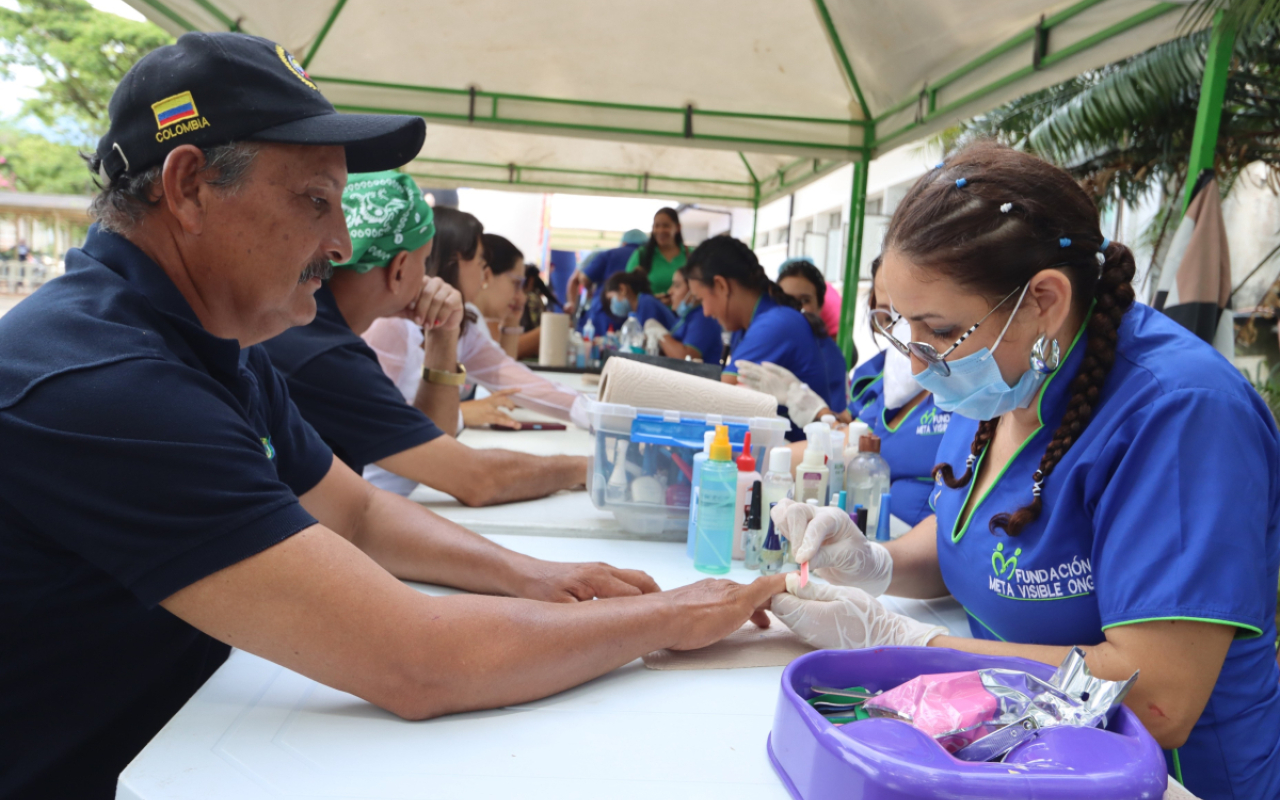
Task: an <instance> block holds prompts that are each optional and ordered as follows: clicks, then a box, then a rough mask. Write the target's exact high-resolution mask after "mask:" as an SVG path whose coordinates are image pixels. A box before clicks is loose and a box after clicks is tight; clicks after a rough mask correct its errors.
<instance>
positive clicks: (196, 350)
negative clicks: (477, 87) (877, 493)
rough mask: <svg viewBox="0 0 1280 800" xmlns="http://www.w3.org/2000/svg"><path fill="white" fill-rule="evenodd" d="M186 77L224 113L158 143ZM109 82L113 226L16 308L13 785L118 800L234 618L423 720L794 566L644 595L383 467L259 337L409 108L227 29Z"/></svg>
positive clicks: (617, 653)
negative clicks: (373, 480) (337, 99)
mask: <svg viewBox="0 0 1280 800" xmlns="http://www.w3.org/2000/svg"><path fill="white" fill-rule="evenodd" d="M188 95H189V97H188ZM175 97H176V98H178V99H179V100H185V102H186V103H188V104H190V103H191V102H192V101H193V100H194V102H198V103H199V107H200V113H201V114H202V115H204V117H207V119H209V120H211V121H212V122H211V124H209V125H205V126H203V127H198V126H189V129H188V130H185V131H184V130H182V129H181V128H179V127H169V128H164V130H166V131H173V132H174V133H173V136H172V137H170V138H167V139H163V140H162V141H157V137H156V136H155V133H156V128H155V125H156V119H157V114H160V115H163V114H164V113H165V112H163V111H160V112H157V111H155V110H154V109H157V108H159V109H163V108H165V107H169V108H170V109H171V110H172V109H174V108H180V106H174V105H173V104H174V103H176V102H178V100H175V99H174V98H175ZM110 107H111V127H110V130H109V131H108V132H107V133H106V134H105V135H104V136H103V137H102V139H101V140H100V141H99V143H98V147H97V150H96V152H95V153H94V154H93V155H92V156H91V157H90V159H89V167H90V170H91V172H92V174H93V175H94V176H95V177H96V178H98V180H100V181H102V185H103V188H102V190H101V191H100V193H99V194H98V196H97V197H95V198H94V199H93V202H92V210H93V213H94V215H95V216H96V217H97V220H98V222H97V224H95V225H94V226H93V227H92V228H91V229H90V231H89V234H88V237H87V238H86V240H85V244H84V247H83V248H77V249H73V250H71V251H70V252H68V254H67V272H66V275H65V276H63V277H60V278H58V279H57V280H54V281H50V282H48V283H46V284H45V285H44V286H43V287H41V288H40V289H39V290H37V291H36V292H35V293H34V294H32V295H31V297H29V298H27V299H26V300H24V301H23V302H22V303H20V304H19V305H18V306H17V307H16V308H14V309H13V310H12V311H10V312H9V313H8V314H6V315H5V316H4V317H3V318H2V319H0V351H3V352H4V353H5V357H4V358H3V359H0V441H3V442H4V448H5V458H3V459H0V505H2V506H3V508H4V513H3V514H0V641H2V642H3V646H0V685H3V686H4V687H5V689H4V691H3V692H0V742H3V743H4V747H3V753H2V754H0V797H4V798H6V800H27V798H35V799H37V800H45V799H46V798H57V799H58V800H62V799H63V798H67V799H68V800H70V799H71V798H74V800H110V798H112V797H114V796H115V789H116V779H117V776H118V775H119V774H120V771H121V770H122V769H123V768H124V767H125V766H126V765H127V764H128V763H129V761H130V760H131V759H132V758H133V757H134V756H135V755H137V753H138V752H139V751H140V750H141V749H142V747H143V746H144V745H146V743H147V742H148V741H150V740H151V738H152V737H153V736H154V735H155V734H156V733H157V732H158V731H159V730H160V728H161V727H163V726H164V724H165V723H166V722H167V721H168V720H169V718H170V717H171V716H173V714H174V713H175V712H177V711H178V710H179V709H180V708H181V707H182V706H183V704H184V703H186V702H187V701H188V700H189V699H190V698H191V696H192V695H193V694H194V693H195V692H196V690H197V689H199V688H200V686H201V684H203V683H204V682H205V680H206V679H207V678H209V676H211V675H212V674H213V673H214V671H215V670H217V669H218V667H219V666H221V664H222V663H223V662H224V661H225V660H226V658H227V656H228V654H229V653H230V651H231V646H232V645H234V646H235V647H237V648H239V649H241V650H244V651H245V652H248V653H252V654H255V655H257V656H260V657H262V658H265V659H269V660H271V661H274V662H275V663H277V664H279V665H281V666H283V667H285V668H287V669H290V670H293V671H295V672H297V673H300V674H301V675H304V676H306V677H309V678H312V679H314V680H317V681H320V682H322V683H324V684H325V685H327V686H330V687H333V688H334V689H336V690H338V691H341V692H349V693H351V694H353V695H355V696H356V697H360V698H362V699H364V700H365V701H367V702H370V703H374V704H376V705H378V706H380V707H382V708H385V709H387V710H388V711H390V712H392V713H395V714H397V715H399V716H402V717H405V718H409V719H425V718H428V717H435V716H440V715H442V714H450V713H455V712H459V711H468V710H473V709H482V708H495V707H500V706H507V705H514V704H518V703H524V702H528V701H530V700H535V699H537V698H541V697H545V696H547V695H550V694H555V693H556V692H560V691H563V690H565V689H568V688H570V687H572V686H576V685H578V684H580V683H583V682H584V681H588V680H591V679H592V678H594V677H596V676H599V675H602V674H604V673H606V672H609V671H610V670H612V669H614V668H616V667H619V666H622V665H623V664H626V663H628V662H630V661H632V660H633V659H635V658H637V657H639V656H642V655H644V654H645V653H648V652H651V651H653V650H656V649H659V648H663V647H675V648H680V649H689V648H697V647H703V646H705V645H708V644H710V643H712V642H714V641H716V640H718V639H720V638H722V637H724V636H725V635H727V634H729V633H732V632H733V631H735V630H737V629H738V627H739V626H741V625H742V623H743V622H745V621H746V620H747V618H749V617H751V616H752V615H753V613H754V612H755V611H756V609H758V608H760V607H761V606H762V605H764V604H766V603H767V602H768V601H769V600H770V598H771V596H772V595H773V594H774V593H775V592H778V591H780V589H781V586H780V583H781V581H780V578H781V576H770V577H769V578H762V579H761V580H760V581H758V582H757V583H755V584H753V585H751V586H739V585H737V584H734V583H732V582H730V581H724V580H719V581H712V580H708V581H703V582H701V583H698V584H694V585H692V586H689V587H685V588H683V589H677V590H675V591H671V592H665V593H662V594H653V592H656V591H657V589H658V587H657V586H656V585H655V584H654V582H653V581H652V580H651V579H650V578H649V577H648V576H647V575H645V574H643V573H640V572H635V571H630V570H618V569H614V568H612V567H607V566H604V565H600V564H558V563H553V562H547V561H540V560H538V559H534V558H529V557H528V556H524V555H521V554H518V553H514V552H512V551H510V550H507V549H505V548H503V547H500V546H498V545H496V544H494V543H493V542H491V541H489V540H487V539H485V538H483V537H480V536H477V535H475V534H474V533H471V532H470V531H467V530H465V529H463V528H460V527H458V526H457V525H455V524H453V523H451V522H449V521H447V520H444V519H442V518H440V517H438V516H436V515H434V514H432V513H431V512H429V511H427V510H426V509H424V508H423V507H421V506H419V505H418V504H416V503H411V502H409V501H407V500H405V499H404V498H402V497H396V496H395V495H392V494H389V493H387V492H380V491H378V490H376V489H374V488H373V487H372V486H370V485H369V484H368V483H366V482H365V481H363V480H360V477H359V476H358V475H356V474H355V473H354V472H352V471H351V470H350V469H349V468H348V467H347V466H346V465H345V464H343V463H342V461H340V460H338V459H335V458H334V457H333V454H332V453H331V452H330V450H329V448H328V447H326V446H325V444H324V442H323V441H321V439H320V437H319V436H317V435H316V433H315V431H314V430H313V429H312V428H311V426H310V425H308V424H307V423H306V422H305V421H303V419H302V418H301V416H300V415H299V414H298V411H297V408H296V407H295V406H294V404H293V402H292V401H291V400H290V399H289V389H288V387H287V385H286V384H285V382H284V380H283V379H282V378H281V377H280V376H279V374H278V373H277V372H276V371H275V370H274V369H273V368H272V366H271V362H270V361H269V360H268V358H267V355H266V353H265V352H264V351H263V349H262V348H260V347H257V346H256V345H257V344H258V343H259V342H261V341H264V340H266V339H269V338H271V337H272V336H275V335H277V334H279V333H280V332H281V331H283V330H284V329H285V328H287V327H289V326H291V325H305V324H307V323H308V322H310V321H311V318H312V317H313V316H314V314H315V311H316V306H315V302H314V300H313V299H312V295H313V294H314V293H315V292H316V291H317V290H318V289H319V288H320V285H321V280H322V278H323V277H324V276H326V275H327V274H328V273H329V271H330V269H331V267H330V263H331V262H339V263H344V262H347V261H349V260H350V259H351V240H350V238H349V236H348V234H347V226H346V224H345V222H344V220H343V214H342V202H341V195H342V187H343V185H344V184H345V183H346V181H347V165H348V164H350V165H351V166H352V167H353V168H356V169H363V170H381V169H390V168H394V167H397V166H400V165H401V164H404V163H406V162H408V161H409V160H410V159H411V158H413V157H414V156H415V155H417V153H418V152H419V150H420V149H421V147H422V142H423V139H424V137H425V134H426V131H425V129H424V126H423V123H422V120H421V119H419V118H417V117H400V116H391V115H383V114H376V115H368V116H365V117H363V118H356V119H352V118H351V117H349V116H345V115H343V117H345V119H344V118H343V117H340V116H339V115H338V114H337V113H336V112H335V111H334V109H333V106H332V105H330V104H329V102H328V101H327V100H326V99H325V98H324V96H323V95H321V94H320V92H319V91H317V90H316V88H315V87H314V86H313V85H312V84H311V83H310V82H309V81H307V80H305V73H303V72H302V70H301V68H299V67H297V66H296V62H295V61H294V59H293V57H292V56H290V55H288V53H286V52H285V51H284V49H283V48H280V47H279V46H277V45H275V44H273V43H272V42H268V41H266V40H265V39H260V38H257V37H252V36H246V35H244V34H239V33H188V34H186V35H184V36H183V37H182V38H180V39H178V41H177V43H176V44H173V45H167V46H162V47H159V48H157V49H155V50H153V51H152V52H151V53H148V54H147V55H146V56H143V57H142V58H141V59H139V60H138V62H137V63H136V64H134V66H133V67H132V68H131V69H130V70H129V72H128V73H127V74H126V75H125V76H124V78H123V79H122V80H121V82H120V85H119V87H118V88H117V89H116V92H115V95H114V96H113V97H112V98H111V104H110ZM170 116H172V114H171V115H170ZM161 124H163V123H161ZM228 137H231V140H230V141H228ZM417 288H419V289H420V288H421V286H419V287H417ZM406 293H409V292H408V291H407V290H406ZM398 578H399V579H404V580H412V581H422V582H426V583H435V584H441V585H447V586H453V587H456V588H458V589H462V590H464V591H465V592H476V593H478V594H459V595H455V596H450V597H431V596H428V595H425V594H422V593H420V592H417V591H414V590H413V589H412V588H410V587H408V586H406V585H405V584H404V583H402V582H401V580H398ZM491 595H510V596H511V597H500V596H491ZM641 595H643V596H641ZM516 598H531V599H516ZM591 598H614V599H604V600H600V601H599V602H591V603H586V602H583V603H579V602H577V601H578V600H588V599H591ZM539 600H543V601H553V602H537V601H539Z"/></svg>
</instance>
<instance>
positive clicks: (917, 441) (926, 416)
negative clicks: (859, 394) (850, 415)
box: [851, 258, 951, 526]
mask: <svg viewBox="0 0 1280 800" xmlns="http://www.w3.org/2000/svg"><path fill="white" fill-rule="evenodd" d="M871 287H872V288H871V297H870V298H869V300H870V305H871V312H870V319H871V330H872V331H873V332H874V335H875V336H876V338H877V339H879V340H881V341H883V340H884V338H885V337H886V332H885V331H887V332H889V333H892V334H893V335H894V336H895V338H897V339H898V340H899V341H911V334H910V328H911V324H910V323H909V322H908V321H907V320H905V319H898V320H896V323H895V318H896V317H897V315H896V314H894V313H893V311H892V307H891V306H890V304H889V296H888V293H887V292H886V291H885V288H884V276H883V275H882V274H881V270H880V259H879V258H877V259H876V260H875V261H873V262H872V263H871ZM881 327H884V328H885V331H882V330H881ZM883 363H884V368H883V372H882V375H881V376H879V381H878V383H877V386H876V389H877V391H876V392H875V393H874V397H873V398H872V399H871V401H870V402H868V403H866V404H865V405H864V406H862V408H861V409H859V411H858V413H857V419H859V420H861V421H863V422H865V423H866V424H867V425H869V426H871V431H872V432H873V433H874V434H875V435H877V436H879V437H880V456H881V457H882V458H884V460H885V461H886V462H887V463H888V464H889V477H890V480H891V481H892V484H891V486H890V491H891V492H892V493H893V515H894V516H895V517H898V518H899V519H901V520H902V521H903V522H906V523H907V524H908V525H912V526H915V525H917V524H919V523H920V522H921V521H922V520H924V519H925V518H926V517H928V516H930V515H931V514H933V512H934V509H933V507H932V506H931V505H930V496H931V495H932V494H933V489H934V479H933V468H934V467H935V466H937V465H938V462H939V461H940V460H941V459H940V458H939V457H938V446H939V444H941V442H942V436H943V434H945V433H946V432H947V428H948V427H950V425H951V413H950V412H948V411H943V410H942V409H940V408H938V407H937V406H936V405H935V404H934V402H933V395H932V394H930V393H929V392H928V391H926V390H925V389H924V387H923V386H921V385H920V383H919V382H918V381H917V380H916V377H915V375H913V374H912V369H911V358H910V357H909V356H905V355H903V354H902V353H900V352H898V351H897V350H896V349H894V348H892V347H888V348H886V349H885V351H884V360H883ZM851 444H852V445H853V446H854V447H857V443H856V442H853V443H851Z"/></svg>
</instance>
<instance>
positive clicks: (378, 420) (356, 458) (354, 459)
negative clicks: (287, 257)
mask: <svg viewBox="0 0 1280 800" xmlns="http://www.w3.org/2000/svg"><path fill="white" fill-rule="evenodd" d="M480 324H483V322H481V323H480ZM262 346H263V347H265V348H266V350H267V353H268V354H270V356H271V362H272V364H274V365H275V368H276V370H277V371H278V372H279V373H280V374H281V375H282V376H284V379H285V381H286V382H287V383H288V384H289V394H290V395H291V396H292V397H293V402H294V403H295V404H297V406H298V410H299V411H300V412H302V418H303V419H305V420H306V421H307V422H309V423H311V426H312V427H314V428H315V429H316V432H317V433H319V434H320V437H321V438H322V439H324V442H325V444H327V445H329V447H331V448H333V454H334V455H336V456H337V457H338V458H340V459H342V461H343V462H344V463H346V465H347V466H349V467H351V469H352V471H354V472H355V473H356V474H357V475H361V474H363V473H364V468H365V466H366V465H368V464H372V463H375V462H377V461H381V460H382V459H384V458H387V457H388V456H393V455H395V454H396V453H402V452H404V451H405V450H408V449H410V448H413V447H417V446H418V445H420V444H426V443H427V442H430V441H432V440H434V439H436V438H437V437H440V436H442V435H444V431H442V430H440V429H439V428H438V427H436V424H435V423H434V422H432V421H431V420H430V418H428V417H427V415H426V414H424V413H422V412H421V411H419V410H418V409H417V408H416V407H414V406H411V405H409V404H408V403H406V402H405V401H404V395H402V394H400V390H399V389H398V388H396V384H395V381H393V380H391V379H390V378H388V377H387V374H386V373H385V372H383V371H382V367H381V366H380V365H379V364H378V356H377V355H376V354H375V353H374V352H373V349H372V348H370V347H369V345H367V344H365V342H364V340H363V339H361V338H360V337H359V336H357V335H356V334H355V332H354V331H352V330H351V326H350V325H348V324H347V320H346V318H345V317H343V316H342V311H341V310H340V309H339V308H338V301H337V300H336V299H335V298H334V296H333V292H332V291H331V290H330V289H329V284H327V283H326V284H325V285H323V286H321V287H320V288H319V289H317V290H316V318H315V319H314V320H313V321H312V322H311V324H310V325H301V326H298V327H296V328H290V329H289V330H287V331H285V332H284V333H282V334H280V335H279V336H277V337H276V338H274V339H270V340H268V341H267V342H264V343H263V345H262Z"/></svg>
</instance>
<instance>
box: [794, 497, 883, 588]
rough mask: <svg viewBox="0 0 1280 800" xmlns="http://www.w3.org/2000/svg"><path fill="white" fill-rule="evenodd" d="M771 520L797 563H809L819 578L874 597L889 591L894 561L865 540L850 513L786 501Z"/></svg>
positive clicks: (874, 543) (881, 546) (872, 543)
mask: <svg viewBox="0 0 1280 800" xmlns="http://www.w3.org/2000/svg"><path fill="white" fill-rule="evenodd" d="M770 516H771V517H772V518H773V525H774V528H775V529H776V530H777V531H778V532H779V533H780V534H781V535H782V536H785V537H786V538H787V541H789V542H791V553H792V558H793V559H794V560H795V562H796V563H797V564H803V563H804V562H806V561H808V562H809V568H810V569H811V570H813V571H814V574H816V575H817V576H818V577H820V578H822V579H823V580H827V581H830V582H832V583H837V584H841V585H843V586H857V587H858V588H859V589H862V590H863V591H865V592H867V593H868V594H870V595H871V596H873V597H878V596H880V595H882V594H884V593H885V590H886V589H888V588H889V582H890V581H891V580H892V579H893V558H892V557H891V556H890V555H889V551H888V550H886V549H885V547H884V545H882V544H877V543H876V542H872V541H869V540H868V539H867V537H865V536H863V535H862V532H861V531H859V530H858V526H857V525H855V524H854V523H853V520H852V519H850V518H849V514H848V513H847V512H845V511H843V510H841V509H839V508H832V507H831V506H826V507H823V508H816V507H814V506H811V505H808V504H807V503H797V502H795V501H794V500H787V499H784V500H780V501H778V504H777V505H775V506H774V507H773V511H772V512H771V514H770Z"/></svg>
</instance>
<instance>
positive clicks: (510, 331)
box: [474, 233, 529, 358]
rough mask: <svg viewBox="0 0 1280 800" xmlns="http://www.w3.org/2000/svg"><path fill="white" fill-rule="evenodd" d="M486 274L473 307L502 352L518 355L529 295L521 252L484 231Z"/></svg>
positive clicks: (505, 240) (509, 243)
mask: <svg viewBox="0 0 1280 800" xmlns="http://www.w3.org/2000/svg"><path fill="white" fill-rule="evenodd" d="M484 258H485V273H484V282H483V283H481V284H480V291H479V292H477V293H476V300H475V303H474V305H475V307H476V310H477V311H478V312H479V313H480V316H481V317H483V318H484V323H485V326H486V327H488V329H489V338H490V339H492V340H493V341H495V342H497V343H498V345H499V346H500V347H501V348H502V351H503V352H504V353H506V354H507V355H509V356H511V357H512V358H519V357H520V356H519V351H520V337H521V336H522V335H524V327H523V326H522V325H521V324H520V320H521V318H522V317H523V316H524V313H525V306H526V305H527V301H528V299H529V295H528V294H526V293H525V290H524V287H525V282H526V278H525V273H524V253H521V252H520V250H519V249H517V248H516V246H515V245H513V244H512V243H511V242H510V241H509V240H507V239H506V238H504V237H502V236H498V235H497V234H495V233H486V234H484Z"/></svg>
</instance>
